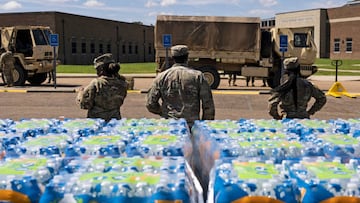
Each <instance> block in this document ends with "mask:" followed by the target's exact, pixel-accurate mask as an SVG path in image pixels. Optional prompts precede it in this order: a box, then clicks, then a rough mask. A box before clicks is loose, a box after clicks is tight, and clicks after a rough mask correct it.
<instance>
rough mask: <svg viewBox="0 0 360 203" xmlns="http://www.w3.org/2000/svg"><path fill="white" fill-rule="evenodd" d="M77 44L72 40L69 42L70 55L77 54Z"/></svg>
mask: <svg viewBox="0 0 360 203" xmlns="http://www.w3.org/2000/svg"><path fill="white" fill-rule="evenodd" d="M76 48H77V43H76V40H75V39H73V40H72V42H71V53H72V54H76V53H77V49H76Z"/></svg>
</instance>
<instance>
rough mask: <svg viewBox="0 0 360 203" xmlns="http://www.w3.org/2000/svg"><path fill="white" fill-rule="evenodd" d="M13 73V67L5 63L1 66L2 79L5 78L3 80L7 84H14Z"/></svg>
mask: <svg viewBox="0 0 360 203" xmlns="http://www.w3.org/2000/svg"><path fill="white" fill-rule="evenodd" d="M13 73H14V67H11V66H7V65H4V66H3V74H4V79H5V81H4V82H5V83H6V84H7V85H8V86H12V85H14V79H13Z"/></svg>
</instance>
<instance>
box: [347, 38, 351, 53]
mask: <svg viewBox="0 0 360 203" xmlns="http://www.w3.org/2000/svg"><path fill="white" fill-rule="evenodd" d="M346 53H352V38H346Z"/></svg>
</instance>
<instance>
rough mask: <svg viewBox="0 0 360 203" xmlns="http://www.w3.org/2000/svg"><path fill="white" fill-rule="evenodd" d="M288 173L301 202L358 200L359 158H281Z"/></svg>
mask: <svg viewBox="0 0 360 203" xmlns="http://www.w3.org/2000/svg"><path fill="white" fill-rule="evenodd" d="M283 166H284V168H285V171H287V173H288V175H287V176H288V177H289V178H291V179H294V180H295V181H296V183H297V187H298V188H299V190H300V191H301V202H303V203H316V202H360V167H359V160H357V159H350V160H349V161H348V162H347V163H343V162H342V161H341V160H340V158H335V159H326V158H324V157H316V158H315V157H304V158H303V159H301V160H300V161H284V163H283Z"/></svg>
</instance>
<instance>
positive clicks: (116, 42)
mask: <svg viewBox="0 0 360 203" xmlns="http://www.w3.org/2000/svg"><path fill="white" fill-rule="evenodd" d="M15 25H42V26H49V27H50V28H51V29H52V31H53V32H54V33H56V34H58V35H59V50H58V58H59V60H60V61H61V64H73V65H88V64H92V63H93V59H94V58H95V57H97V56H99V55H101V54H103V53H109V52H110V53H112V54H113V56H114V58H115V59H116V60H117V61H119V62H122V63H133V62H153V61H154V60H155V50H154V26H148V25H142V24H140V23H127V22H119V21H113V20H107V19H100V18H93V17H87V16H80V15H74V14H69V13H62V12H26V13H0V27H4V26H15Z"/></svg>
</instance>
